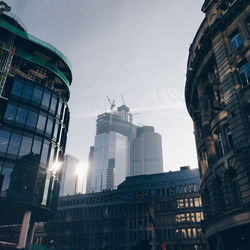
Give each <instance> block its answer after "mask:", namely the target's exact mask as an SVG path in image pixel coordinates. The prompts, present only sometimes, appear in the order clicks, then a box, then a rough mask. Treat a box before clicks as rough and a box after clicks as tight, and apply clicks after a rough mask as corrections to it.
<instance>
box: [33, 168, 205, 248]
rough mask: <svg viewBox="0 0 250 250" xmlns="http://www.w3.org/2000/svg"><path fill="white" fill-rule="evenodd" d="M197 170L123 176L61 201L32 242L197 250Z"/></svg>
mask: <svg viewBox="0 0 250 250" xmlns="http://www.w3.org/2000/svg"><path fill="white" fill-rule="evenodd" d="M198 184H199V171H198V169H192V170H191V169H189V168H187V167H184V168H182V170H181V171H176V172H168V173H161V174H154V175H141V176H133V177H127V179H126V181H124V182H123V183H122V184H121V185H119V186H118V189H116V190H113V191H103V192H99V193H92V194H86V195H74V196H65V197H60V199H59V206H58V211H57V213H56V216H55V218H53V219H52V220H51V221H50V222H49V223H48V224H46V225H45V230H44V231H43V232H42V233H41V231H40V232H38V233H37V234H36V236H35V241H34V243H36V244H40V245H51V243H53V247H54V249H60V250H62V249H71V250H73V249H74V250H76V249H78V250H80V249H81V250H89V249H91V250H94V249H95V250H97V249H98V250H100V249H110V250H125V249H126V250H128V249H136V250H140V249H143V250H146V249H171V250H184V249H185V250H198V249H200V250H201V249H203V246H202V243H201V235H202V233H201V220H202V219H203V212H202V207H201V201H200V197H199V192H198Z"/></svg>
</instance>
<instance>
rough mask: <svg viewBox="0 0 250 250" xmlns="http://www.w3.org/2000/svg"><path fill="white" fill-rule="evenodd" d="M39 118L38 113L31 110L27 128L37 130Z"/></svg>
mask: <svg viewBox="0 0 250 250" xmlns="http://www.w3.org/2000/svg"><path fill="white" fill-rule="evenodd" d="M37 118H38V114H37V112H34V111H32V110H29V112H28V116H27V120H26V126H27V127H30V128H35V127H36V123H37Z"/></svg>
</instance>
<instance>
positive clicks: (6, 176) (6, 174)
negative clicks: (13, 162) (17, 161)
mask: <svg viewBox="0 0 250 250" xmlns="http://www.w3.org/2000/svg"><path fill="white" fill-rule="evenodd" d="M12 172H13V168H6V167H4V168H3V171H2V174H1V175H2V178H3V184H2V190H0V191H1V196H6V194H7V191H8V188H9V186H10V181H11V174H12Z"/></svg>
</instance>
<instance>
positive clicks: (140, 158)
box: [130, 126, 163, 176]
mask: <svg viewBox="0 0 250 250" xmlns="http://www.w3.org/2000/svg"><path fill="white" fill-rule="evenodd" d="M162 172H163V161H162V143H161V135H160V134H158V133H155V131H154V127H151V126H143V127H140V128H137V132H136V138H133V139H132V140H131V146H130V175H131V176H133V175H142V174H156V173H162Z"/></svg>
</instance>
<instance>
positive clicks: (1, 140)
mask: <svg viewBox="0 0 250 250" xmlns="http://www.w3.org/2000/svg"><path fill="white" fill-rule="evenodd" d="M9 140H10V132H9V131H6V130H0V156H4V154H5V152H6V150H7V147H8V144H9Z"/></svg>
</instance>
